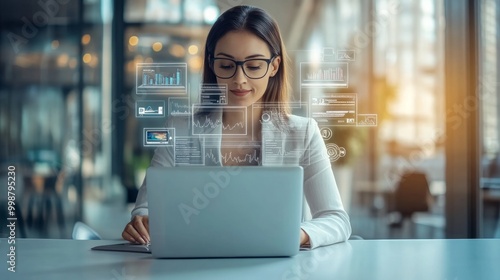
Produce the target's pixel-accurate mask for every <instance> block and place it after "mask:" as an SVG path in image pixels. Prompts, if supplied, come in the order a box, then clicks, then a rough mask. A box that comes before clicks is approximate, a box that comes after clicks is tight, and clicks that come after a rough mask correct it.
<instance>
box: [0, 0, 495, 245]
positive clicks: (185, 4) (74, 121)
mask: <svg viewBox="0 0 500 280" xmlns="http://www.w3.org/2000/svg"><path fill="white" fill-rule="evenodd" d="M238 4H249V5H256V6H259V7H261V8H264V9H265V10H266V11H268V12H269V13H270V14H271V15H272V16H273V17H275V18H276V20H277V21H278V24H279V26H280V28H281V31H282V34H283V37H284V41H285V45H286V47H287V50H288V52H289V55H290V58H291V60H292V62H294V63H292V66H293V67H294V70H295V71H294V73H293V75H294V77H295V78H294V79H293V81H295V82H294V83H296V82H297V80H298V78H297V77H298V68H299V67H298V62H299V61H315V60H318V59H319V57H320V56H321V54H322V53H323V54H324V49H325V48H331V49H335V50H339V49H340V50H341V49H346V50H354V53H355V57H356V58H355V60H354V61H352V62H350V68H349V75H350V76H349V87H348V88H347V89H338V92H341V93H342V92H343V93H356V94H357V100H358V111H359V112H360V113H373V114H377V126H370V127H359V126H353V127H335V128H334V129H333V135H334V136H333V137H332V139H331V140H330V141H331V143H335V144H337V145H338V146H341V147H345V149H346V151H347V152H346V156H345V157H341V158H339V159H338V160H336V161H335V162H333V163H332V168H333V169H334V173H335V176H336V179H337V183H338V185H339V189H340V192H341V195H342V198H343V201H344V204H345V206H346V209H347V210H348V213H349V214H350V217H351V222H352V226H353V231H354V233H355V234H359V235H361V236H363V237H364V238H366V239H377V238H456V237H462V238H473V237H495V238H499V237H500V157H499V153H498V152H499V148H500V147H499V144H498V143H499V129H500V124H499V122H498V120H499V106H498V96H499V85H500V83H499V81H498V79H499V78H500V77H499V72H498V70H499V66H500V64H499V62H500V58H499V55H498V49H499V42H498V39H499V33H498V32H499V31H498V27H499V26H500V25H499V22H500V21H499V13H500V1H495V0H479V1H466V0H459V1H452V0H449V1H448V0H421V1H420V0H419V1H417V0H399V1H392V0H374V1H362V0H285V1H260V0H250V1H246V0H221V1H215V0H141V1H137V0H128V1H98V0H46V1H44V0H42V1H27V0H23V1H14V2H9V3H6V2H2V4H0V5H1V8H0V16H1V17H0V23H1V27H0V34H1V35H0V49H1V52H0V77H1V80H0V81H1V85H0V135H1V137H0V147H1V150H0V165H1V170H2V171H1V175H0V178H2V181H1V184H2V185H5V184H4V182H7V179H6V177H7V167H8V166H11V165H13V166H15V167H16V176H17V188H16V203H17V206H18V209H19V211H20V216H21V217H22V220H23V221H22V227H21V230H22V231H23V232H21V233H20V234H21V235H22V236H25V237H33V238H70V236H71V229H72V227H73V224H74V223H75V222H76V221H83V222H85V223H87V224H88V225H90V226H91V227H93V228H94V229H95V230H96V231H98V232H99V233H100V234H101V236H103V237H104V238H119V237H120V234H121V231H122V229H123V226H124V225H125V224H126V222H127V221H128V219H129V218H130V210H131V207H132V205H133V202H134V201H135V196H136V194H137V190H138V187H139V186H140V183H141V182H142V178H143V176H144V172H145V169H146V168H147V166H148V164H149V161H150V159H151V157H152V154H153V149H152V148H149V147H144V146H143V138H142V137H143V129H144V128H145V127H159V126H162V125H163V122H164V119H162V118H149V119H140V118H137V117H136V114H135V110H136V108H135V106H136V102H137V101H140V100H142V98H141V97H140V96H138V95H137V94H136V88H135V87H136V77H135V74H136V66H137V64H138V63H164V62H171V63H187V71H188V76H189V81H188V82H189V84H190V85H198V84H199V83H200V79H201V72H200V71H201V67H202V53H203V47H204V39H205V37H206V35H207V32H208V30H209V28H210V25H211V23H213V21H214V20H215V19H216V17H217V16H218V15H219V14H220V13H221V12H223V11H224V10H226V9H228V8H230V7H232V6H234V5H238ZM193 88H196V86H194V87H193ZM193 88H192V89H191V90H192V91H193V92H194V91H195V90H194V89H193ZM294 89H295V92H298V91H299V89H298V87H297V85H296V84H295V85H294ZM412 176H413V177H412ZM408 178H410V179H408ZM408 183H410V184H409V185H410V186H405V185H408ZM405 188H410V189H412V190H415V189H418V190H424V191H428V192H429V195H424V196H421V197H420V198H419V196H418V195H414V194H407V193H405V192H404V189H405ZM0 191H2V192H4V188H1V187H0ZM5 191H6V190H5ZM0 205H1V207H2V209H1V211H0V212H1V213H2V220H5V219H4V217H5V210H6V209H7V206H5V205H6V196H4V194H2V195H0ZM0 233H1V236H2V237H5V236H7V231H6V229H4V228H2V229H1V230H0Z"/></svg>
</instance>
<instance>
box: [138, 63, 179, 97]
mask: <svg viewBox="0 0 500 280" xmlns="http://www.w3.org/2000/svg"><path fill="white" fill-rule="evenodd" d="M186 74H187V64H186V63H138V64H137V69H136V80H137V81H136V82H137V90H136V93H137V94H187V86H186Z"/></svg>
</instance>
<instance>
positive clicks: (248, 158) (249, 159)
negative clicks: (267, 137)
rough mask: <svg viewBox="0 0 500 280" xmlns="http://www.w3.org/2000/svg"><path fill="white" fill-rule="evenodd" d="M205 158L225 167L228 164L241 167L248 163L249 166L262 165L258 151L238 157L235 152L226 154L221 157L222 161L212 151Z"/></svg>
mask: <svg viewBox="0 0 500 280" xmlns="http://www.w3.org/2000/svg"><path fill="white" fill-rule="evenodd" d="M205 158H206V159H209V160H211V161H212V162H214V163H215V164H219V163H222V164H223V165H226V164H228V163H237V164H239V165H241V164H242V163H246V164H247V165H260V156H259V153H258V149H255V150H253V152H251V153H246V154H242V155H236V156H235V155H233V152H229V153H224V154H221V155H220V160H219V159H218V157H217V156H216V155H214V153H213V151H212V150H210V151H209V152H207V153H206V154H205Z"/></svg>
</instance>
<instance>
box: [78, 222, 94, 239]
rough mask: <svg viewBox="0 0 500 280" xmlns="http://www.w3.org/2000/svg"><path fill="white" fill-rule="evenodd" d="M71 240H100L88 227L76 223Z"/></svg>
mask: <svg viewBox="0 0 500 280" xmlns="http://www.w3.org/2000/svg"><path fill="white" fill-rule="evenodd" d="M71 238H73V239H74V240H100V239H101V236H100V235H99V234H98V233H97V232H96V231H95V230H93V229H92V228H91V227H89V226H88V225H86V224H84V223H82V222H76V223H75V225H74V226H73V233H72V234H71Z"/></svg>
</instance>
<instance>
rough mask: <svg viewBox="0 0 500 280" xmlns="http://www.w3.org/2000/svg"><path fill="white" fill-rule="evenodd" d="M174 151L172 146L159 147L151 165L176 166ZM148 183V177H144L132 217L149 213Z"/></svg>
mask: <svg viewBox="0 0 500 280" xmlns="http://www.w3.org/2000/svg"><path fill="white" fill-rule="evenodd" d="M173 155H174V151H173V147H172V146H167V147H158V148H156V150H155V153H154V156H153V159H152V160H151V164H150V166H164V167H172V166H174V156H173ZM147 192H148V190H147V184H146V178H144V180H143V182H142V185H141V187H140V189H139V193H138V194H137V199H136V201H135V207H134V209H133V210H132V217H134V216H147V215H148V213H149V212H148V197H147Z"/></svg>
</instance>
